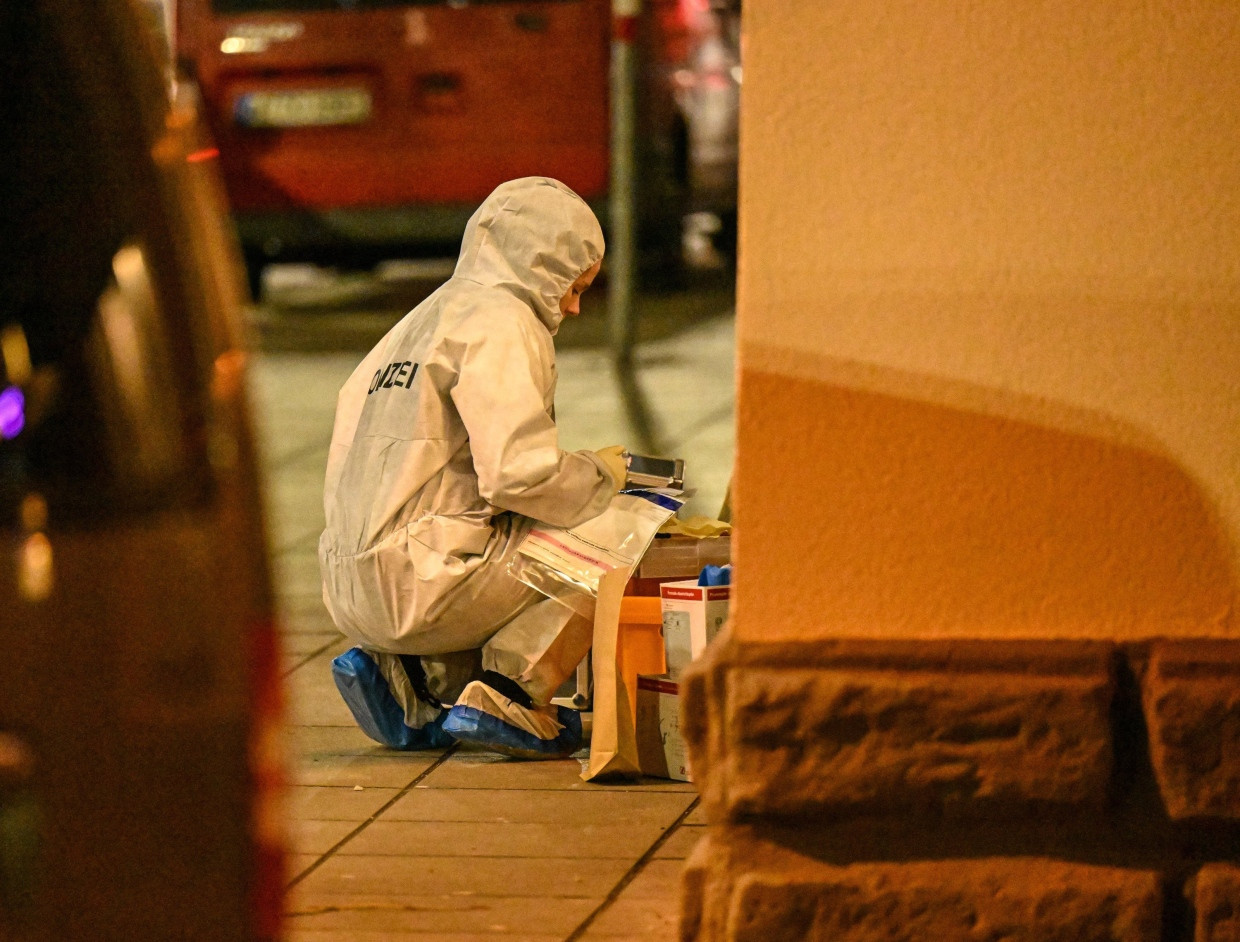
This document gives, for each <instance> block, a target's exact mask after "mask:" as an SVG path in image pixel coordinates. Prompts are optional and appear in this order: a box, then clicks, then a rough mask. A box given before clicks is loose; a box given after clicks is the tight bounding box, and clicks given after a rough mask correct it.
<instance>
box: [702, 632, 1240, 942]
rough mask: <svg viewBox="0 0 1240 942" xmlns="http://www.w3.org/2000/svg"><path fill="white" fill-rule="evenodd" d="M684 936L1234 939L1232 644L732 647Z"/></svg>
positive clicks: (710, 733) (711, 673) (710, 681)
mask: <svg viewBox="0 0 1240 942" xmlns="http://www.w3.org/2000/svg"><path fill="white" fill-rule="evenodd" d="M684 721H685V722H684V728H685V730H686V736H687V737H688V739H689V743H690V756H691V764H692V768H693V772H694V776H695V780H696V782H697V783H698V787H699V790H700V791H701V794H702V800H703V803H704V806H705V810H706V815H707V819H708V821H709V823H710V827H709V828H708V837H707V838H706V839H705V840H704V841H703V842H702V844H701V845H700V846H699V847H698V848H697V850H696V852H695V854H694V856H693V858H692V859H691V860H690V862H689V864H688V866H687V867H686V870H685V874H684V906H683V911H682V926H681V930H682V931H681V935H682V938H683V939H684V940H686V942H687V940H693V939H696V940H702V942H715V940H718V942H723V940H727V942H742V940H759V939H761V940H774V939H789V940H793V939H795V940H802V939H815V940H824V942H826V940H831V942H869V940H880V939H881V940H888V942H890V940H909V942H913V940H936V942H937V940H945V942H946V940H961V942H965V940H968V942H975V940H976V942H982V940H1000V939H1002V940H1030V942H1035V940H1064V942H1070V940H1071V942H1077V940H1099V942H1101V940H1116V942H1119V940H1123V942H1129V940H1131V942H1188V940H1193V942H1231V940H1236V942H1240V642H1230V641H1193V640H1189V641H1185V640H1174V641H1172V640H1153V641H1147V642H1139V643H1132V644H1118V643H1114V644H1113V643H1108V642H1099V641H1079V642H1074V641H1053V642H1037V641H1016V642H1002V641H960V640H955V641H942V640H939V641H935V640H926V641H911V640H910V641H878V640H872V641H871V640H851V641H850V640H838V641H817V642H806V643H804V644H799V645H798V644H787V643H784V644H778V645H777V644H765V645H764V644H761V643H754V642H744V643H742V642H739V641H737V640H735V639H729V640H727V641H726V642H725V643H724V644H722V645H720V646H718V647H717V648H715V649H713V650H711V651H710V652H709V653H708V656H707V657H706V658H705V659H704V660H703V661H701V662H700V663H699V664H697V665H695V666H694V667H693V668H692V670H691V672H690V674H689V676H688V678H687V679H686V685H685V709H684Z"/></svg>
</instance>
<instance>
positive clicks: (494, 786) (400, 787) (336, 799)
mask: <svg viewBox="0 0 1240 942" xmlns="http://www.w3.org/2000/svg"><path fill="white" fill-rule="evenodd" d="M732 326H733V320H732V316H731V312H726V313H725V314H724V315H721V316H720V317H718V318H715V319H713V320H710V321H708V322H705V323H702V324H698V325H695V326H694V327H692V328H691V329H689V330H686V331H684V332H683V333H680V334H678V335H676V336H674V337H671V338H667V339H663V340H659V341H657V342H653V343H650V344H645V345H643V346H642V347H641V348H640V349H639V351H638V354H637V357H636V363H635V374H634V377H633V379H634V380H635V383H636V387H635V388H636V389H637V390H638V392H639V393H640V395H641V396H642V398H644V399H645V400H646V402H647V403H648V404H649V410H648V415H647V416H646V419H645V421H648V423H649V425H650V427H651V428H652V429H653V432H654V434H655V435H656V436H657V440H658V442H659V444H660V447H661V448H662V449H663V450H664V451H665V453H668V454H675V455H677V456H680V457H683V458H685V459H686V467H687V478H688V479H689V482H690V484H695V485H696V486H697V487H698V489H699V490H698V494H697V496H696V497H695V498H693V500H692V501H691V503H690V505H689V506H688V507H687V508H686V509H687V511H688V512H701V513H709V514H712V515H713V514H714V513H716V512H717V511H718V508H719V505H720V503H721V501H722V498H723V494H724V490H725V488H726V485H727V481H728V479H729V476H730V473H731V466H732V447H733V437H732V435H733V430H732V420H733V409H732V402H733V388H732V384H733V374H732V355H733V354H732V350H733V333H732ZM360 359H361V355H359V354H357V353H355V352H350V353H347V354H312V353H293V354H286V353H278V354H277V353H267V354H258V355H256V357H255V360H254V362H253V368H252V371H251V382H252V385H253V403H254V407H255V424H256V426H257V428H258V432H259V441H260V447H261V448H262V453H263V465H264V472H265V475H266V486H267V496H268V500H267V510H268V529H269V533H270V537H271V550H272V559H273V565H274V573H275V578H276V588H277V592H278V596H279V602H280V613H281V629H282V636H283V642H284V647H283V654H284V663H285V670H286V675H285V681H286V693H287V696H288V710H287V715H288V722H289V724H290V731H289V737H288V748H289V768H290V771H291V787H290V789H289V808H288V821H289V844H290V860H289V863H290V867H289V877H290V886H289V894H288V902H287V912H288V920H287V927H286V936H287V938H288V939H289V940H293V942H303V940H304V942H309V940H350V942H374V940H381V939H401V940H413V939H435V940H470V939H483V938H495V937H501V938H507V939H528V940H548V942H551V940H555V942H561V940H592V939H600V940H601V939H613V940H614V939H635V940H636V939H640V940H647V942H649V940H663V939H666V940H671V939H675V938H676V921H677V913H678V894H679V871H680V868H681V865H682V862H683V859H684V858H685V857H686V856H687V854H688V853H689V851H690V849H691V848H692V847H693V845H694V843H695V842H696V839H697V836H698V832H699V830H700V827H701V825H702V824H703V822H702V820H701V818H700V816H699V812H698V809H697V798H696V794H695V792H694V790H693V787H692V786H691V785H685V784H682V783H677V782H671V781H666V780H660V779H644V780H641V781H639V782H635V783H628V784H625V785H596V784H591V783H586V782H583V781H582V780H581V778H580V772H581V767H582V766H581V759H582V758H583V757H584V756H585V753H584V752H583V753H582V754H581V755H579V756H578V757H574V758H573V759H568V760H563V761H556V762H518V761H512V760H508V759H504V758H502V757H500V756H496V755H493V754H490V753H486V752H482V751H478V750H472V749H466V748H463V747H453V748H450V749H447V750H444V751H440V752H434V753H399V752H393V751H390V750H386V749H383V748H382V747H379V746H377V745H375V744H374V743H373V742H371V741H370V740H369V739H367V738H366V737H365V736H364V735H363V734H362V733H361V732H360V731H359V730H358V729H357V728H356V726H355V725H354V723H353V720H352V718H351V717H350V715H349V712H348V709H347V708H346V707H345V705H344V703H343V702H342V701H341V699H340V697H339V695H338V694H337V692H336V690H335V687H334V686H333V684H332V680H331V677H330V672H329V662H330V660H331V658H332V657H334V656H335V655H337V654H339V653H340V652H341V651H344V650H345V649H346V648H347V647H348V644H347V643H346V642H345V640H344V638H343V637H342V636H341V635H340V634H339V633H338V632H337V631H336V630H335V628H334V627H333V626H332V624H331V622H330V620H329V619H328V617H327V613H326V611H324V609H323V607H322V603H321V601H320V599H319V586H318V568H317V562H316V556H315V552H316V545H317V540H318V535H319V532H320V530H321V529H322V526H323V510H322V483H323V470H324V466H325V463H326V458H327V448H328V442H329V440H330V436H331V423H332V414H333V410H334V407H335V396H336V392H337V390H338V389H339V387H340V385H341V383H343V381H344V380H345V378H346V377H347V376H348V374H349V373H350V372H351V371H352V369H353V368H354V366H355V365H356V364H357V362H358V361H359V360H360ZM558 364H559V372H560V379H559V388H558V395H557V418H558V421H559V424H560V427H561V434H562V445H563V447H565V448H568V449H574V448H594V447H601V446H603V445H607V444H614V443H619V444H626V445H630V446H631V447H632V446H633V442H634V436H635V434H636V432H635V429H634V426H633V425H632V424H631V423H630V421H629V419H627V418H626V411H625V408H624V405H623V402H622V397H621V395H620V391H619V385H618V383H617V382H616V379H615V377H614V376H613V375H612V369H611V363H610V359H609V357H608V356H607V354H606V353H605V352H604V351H601V350H597V349H589V348H587V349H569V350H564V351H562V352H561V353H560V355H559V358H558Z"/></svg>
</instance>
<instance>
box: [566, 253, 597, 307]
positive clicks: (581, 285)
mask: <svg viewBox="0 0 1240 942" xmlns="http://www.w3.org/2000/svg"><path fill="white" fill-rule="evenodd" d="M602 267H603V260H602V259H601V258H600V259H599V260H598V261H597V262H595V263H594V264H593V265H591V266H590V267H589V268H587V269H586V270H585V271H583V272H582V273H581V277H579V278H578V279H577V280H576V281H574V282H573V283H572V284H571V285H570V286H569V288H568V291H566V292H565V293H564V297H562V298H560V313H561V314H562V315H563V316H564V317H576V316H577V315H578V314H580V313H581V296H582V295H583V294H585V293H586V288H588V287H590V285H592V284H594V278H595V276H596V275H598V270H599V269H600V268H602Z"/></svg>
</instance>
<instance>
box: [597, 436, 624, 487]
mask: <svg viewBox="0 0 1240 942" xmlns="http://www.w3.org/2000/svg"><path fill="white" fill-rule="evenodd" d="M595 454H596V455H598V456H599V457H600V458H602V459H603V464H605V465H607V470H608V472H609V473H610V474H611V479H612V480H613V481H614V482H615V484H616V490H618V491H620V490H623V489H624V482H625V479H626V478H628V476H629V463H628V462H627V461H625V459H624V446H623V445H608V446H607V447H606V448H600V449H599V450H598V451H596V452H595Z"/></svg>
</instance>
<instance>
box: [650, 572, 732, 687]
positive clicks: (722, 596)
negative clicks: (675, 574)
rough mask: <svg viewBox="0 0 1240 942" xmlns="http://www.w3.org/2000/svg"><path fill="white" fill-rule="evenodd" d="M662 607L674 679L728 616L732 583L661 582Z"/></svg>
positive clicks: (670, 672)
mask: <svg viewBox="0 0 1240 942" xmlns="http://www.w3.org/2000/svg"><path fill="white" fill-rule="evenodd" d="M659 597H660V598H661V599H662V607H663V647H664V650H665V651H666V653H667V673H668V674H669V675H670V677H671V678H672V679H673V680H676V679H678V678H679V677H680V674H681V671H683V670H684V669H685V668H686V667H688V666H689V663H690V662H691V661H693V660H694V659H695V658H697V657H699V656H700V655H701V654H702V652H703V651H705V650H706V645H708V644H709V643H710V642H711V640H712V639H713V638H714V637H715V635H717V634H718V633H719V632H720V630H722V628H723V624H724V622H725V621H727V618H728V601H729V600H730V599H731V597H732V587H731V586H727V585H717V586H716V585H712V586H704V585H698V584H697V581H696V580H686V581H684V582H665V583H663V585H661V586H659Z"/></svg>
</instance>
